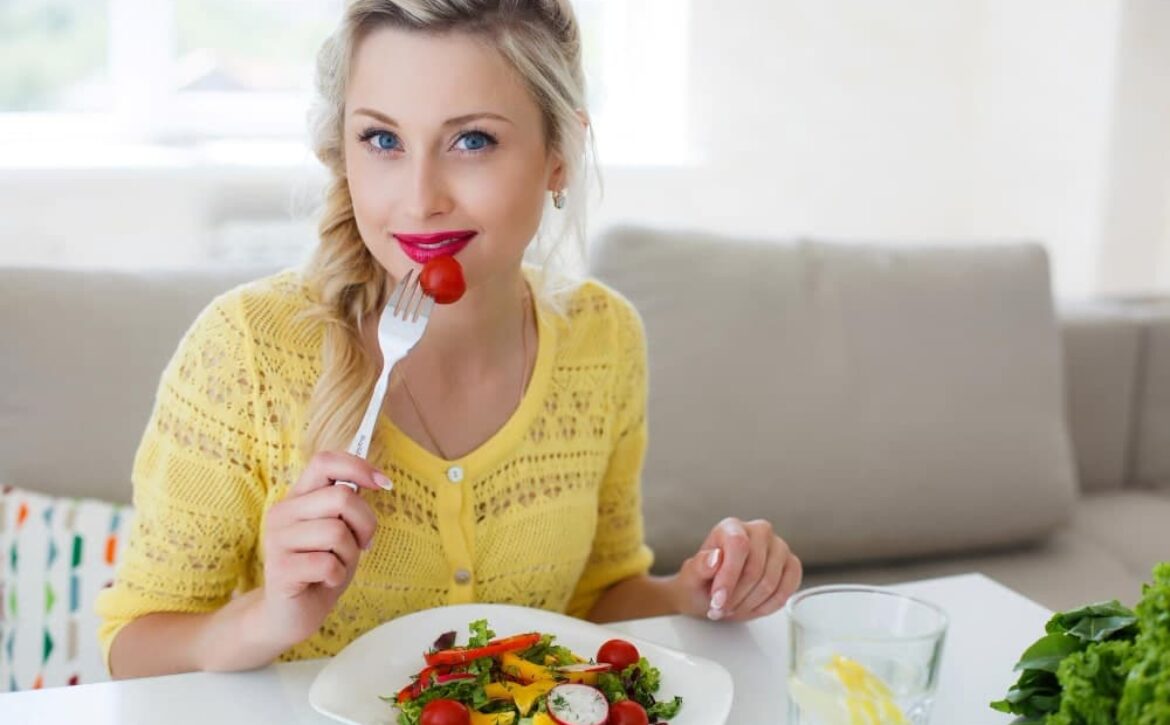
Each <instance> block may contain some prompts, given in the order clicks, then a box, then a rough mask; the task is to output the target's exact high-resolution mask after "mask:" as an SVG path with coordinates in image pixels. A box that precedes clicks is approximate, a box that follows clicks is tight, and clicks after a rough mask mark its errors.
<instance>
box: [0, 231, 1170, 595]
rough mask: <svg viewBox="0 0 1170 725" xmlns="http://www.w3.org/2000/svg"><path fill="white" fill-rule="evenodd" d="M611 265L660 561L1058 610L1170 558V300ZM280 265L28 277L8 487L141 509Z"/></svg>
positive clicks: (713, 257)
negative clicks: (627, 321) (172, 360)
mask: <svg viewBox="0 0 1170 725" xmlns="http://www.w3.org/2000/svg"><path fill="white" fill-rule="evenodd" d="M591 268H592V269H591V272H592V273H593V274H595V275H597V276H599V277H600V278H602V279H603V280H605V281H606V282H608V283H610V284H611V285H613V286H614V287H616V288H617V289H619V290H620V291H622V292H623V293H624V294H626V295H627V296H628V297H629V298H630V299H631V300H633V302H634V303H635V304H636V305H637V306H638V308H639V309H640V310H641V312H642V315H643V317H644V319H645V323H646V328H647V334H648V339H649V351H650V352H649V355H650V367H651V385H650V397H651V399H650V429H651V442H650V449H649V453H648V458H647V463H646V475H645V483H644V487H645V491H646V514H647V530H648V536H649V539H650V543H651V545H652V546H653V547H654V548H655V549H656V551H657V554H658V566H659V567H661V568H663V569H669V568H671V567H673V566H676V565H677V564H678V562H679V561H680V559H681V558H682V557H684V556H686V555H687V554H689V553H690V552H691V551H692V550H693V549H694V548H695V547H696V546H697V545H698V544H699V543H700V539H701V537H702V535H703V534H704V533H705V531H706V529H707V528H708V527H709V526H710V525H712V524H713V523H714V522H715V521H716V520H717V519H718V518H719V517H721V516H724V515H737V516H741V517H745V518H752V517H766V518H768V519H770V520H772V521H774V522H775V524H776V526H777V528H778V530H779V531H780V532H781V533H782V535H784V536H785V537H786V538H788V540H789V541H790V542H791V543H792V545H793V547H794V548H795V549H796V550H797V551H798V552H799V553H800V554H801V555H802V557H803V558H804V560H805V561H806V562H807V565H808V575H807V578H806V581H807V582H808V583H810V584H812V583H821V582H827V581H837V580H854V581H873V582H890V581H896V580H902V579H909V578H919V577H925V576H933V575H941V574H947V573H953V572H965V571H982V572H984V573H986V574H987V575H989V576H991V577H994V578H996V579H998V580H1000V581H1002V582H1003V583H1005V584H1007V585H1009V586H1011V587H1013V588H1015V589H1017V590H1019V591H1021V592H1023V593H1024V594H1025V595H1027V596H1029V597H1032V598H1033V599H1035V600H1037V601H1039V602H1041V603H1043V604H1045V605H1047V606H1049V607H1053V608H1061V607H1066V606H1072V605H1075V604H1078V603H1081V602H1084V601H1088V600H1095V599H1101V598H1111V597H1118V598H1122V599H1124V600H1130V601H1132V600H1133V599H1135V598H1136V596H1137V595H1138V594H1139V592H1140V582H1141V581H1142V580H1143V579H1144V578H1146V576H1147V575H1148V573H1149V570H1150V568H1151V567H1152V565H1153V564H1154V562H1155V561H1158V560H1165V559H1170V305H1168V304H1165V303H1157V302H1145V303H1132V304H1124V303H1117V302H1101V303H1095V304H1090V305H1079V306H1067V307H1066V306H1061V307H1060V308H1059V310H1057V309H1054V305H1053V303H1052V299H1051V293H1050V286H1049V276H1048V268H1047V260H1046V258H1045V256H1044V254H1043V252H1042V250H1041V249H1040V248H1039V247H1037V246H1033V245H1027V244H1015V245H983V246H967V247H954V246H947V247H934V248H926V247H921V248H914V247H896V246H890V245H877V246H871V245H865V246H862V245H854V246H850V245H843V244H831V243H820V242H813V241H801V242H784V243H777V242H763V241H754V240H732V239H721V238H716V237H711V236H706V235H702V234H696V233H676V232H669V231H651V230H640V229H615V230H611V231H610V232H608V233H606V234H604V235H602V237H601V239H600V240H599V241H598V243H597V244H596V245H595V253H594V255H593V258H592V260H591ZM267 271H269V270H258V269H248V270H232V271H222V270H221V271H215V270H200V271H183V272H157V271H156V272H129V271H123V272H114V271H103V272H93V271H91V272H82V271H65V270H49V269H36V270H34V269H0V334H2V335H3V339H4V341H5V342H4V352H3V355H2V356H0V379H2V380H4V381H5V384H4V386H3V387H2V388H0V482H4V483H7V484H12V485H16V486H21V487H26V488H33V489H38V490H41V491H44V492H46V493H51V494H57V495H72V496H86V497H96V498H102V499H107V500H114V501H127V500H128V499H129V495H130V485H129V482H128V471H129V468H130V463H131V459H132V456H133V453H134V449H135V446H136V444H137V441H138V437H139V435H140V433H141V430H142V427H143V425H144V424H145V421H146V418H147V414H148V411H149V408H150V405H151V401H152V397H153V394H154V389H155V386H156V384H157V380H158V375H159V373H160V372H161V370H162V368H163V366H164V364H165V362H166V360H167V358H168V356H169V355H170V353H171V352H172V350H173V349H174V346H175V344H176V342H177V341H178V339H179V337H180V335H181V334H182V333H183V331H184V330H185V329H186V326H187V325H188V324H189V323H190V322H191V320H192V319H193V318H194V316H195V314H196V313H197V312H198V310H199V309H200V308H202V306H203V305H204V304H206V303H207V302H208V301H209V300H210V299H211V297H212V296H213V295H214V294H216V293H217V292H219V291H221V290H224V289H227V288H229V287H231V286H233V285H234V284H236V283H238V282H240V281H243V280H246V279H250V278H253V277H255V276H258V275H261V274H265V273H267Z"/></svg>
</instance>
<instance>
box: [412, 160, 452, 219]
mask: <svg viewBox="0 0 1170 725" xmlns="http://www.w3.org/2000/svg"><path fill="white" fill-rule="evenodd" d="M406 186H407V190H406V199H405V202H406V209H405V211H406V213H408V214H409V215H411V216H412V217H414V218H416V219H430V218H431V217H434V216H439V215H442V214H446V213H448V212H450V211H451V208H452V206H453V203H452V198H451V194H450V191H449V189H448V187H447V182H446V179H445V177H444V175H443V170H442V168H441V166H440V164H439V163H438V162H436V161H435V160H433V159H430V158H426V157H425V156H420V157H416V158H415V159H414V162H413V164H412V166H411V170H410V178H409V179H407V180H406Z"/></svg>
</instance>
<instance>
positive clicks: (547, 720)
mask: <svg viewBox="0 0 1170 725" xmlns="http://www.w3.org/2000/svg"><path fill="white" fill-rule="evenodd" d="M532 725H557V721H556V720H553V719H552V717H550V716H549V714H548V713H546V712H538V713H536V714H535V715H533V716H532Z"/></svg>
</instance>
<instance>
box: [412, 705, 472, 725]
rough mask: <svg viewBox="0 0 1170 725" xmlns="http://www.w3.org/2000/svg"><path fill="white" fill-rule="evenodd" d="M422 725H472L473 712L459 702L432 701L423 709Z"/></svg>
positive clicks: (420, 719)
mask: <svg viewBox="0 0 1170 725" xmlns="http://www.w3.org/2000/svg"><path fill="white" fill-rule="evenodd" d="M419 723H420V725H471V712H470V711H469V710H468V709H467V706H466V705H464V704H463V703H461V702H459V701H458V700H431V701H430V702H428V703H427V704H426V707H424V708H423V711H422V717H421V718H419Z"/></svg>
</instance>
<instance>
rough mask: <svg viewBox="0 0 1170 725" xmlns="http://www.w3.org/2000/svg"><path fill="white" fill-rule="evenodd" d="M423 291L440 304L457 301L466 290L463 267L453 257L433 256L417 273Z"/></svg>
mask: <svg viewBox="0 0 1170 725" xmlns="http://www.w3.org/2000/svg"><path fill="white" fill-rule="evenodd" d="M419 281H420V282H422V288H423V291H424V292H426V293H427V294H428V295H430V296H431V297H434V298H435V302H437V303H438V304H440V305H449V304H451V303H452V302H458V301H459V298H460V297H462V296H463V293H464V292H466V291H467V283H466V282H464V281H463V267H462V265H460V264H459V260H457V259H455V258H454V257H450V256H447V257H435V258H434V259H432V260H431V261H429V262H427V263H426V264H424V265H423V268H422V273H421V274H420V275H419Z"/></svg>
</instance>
